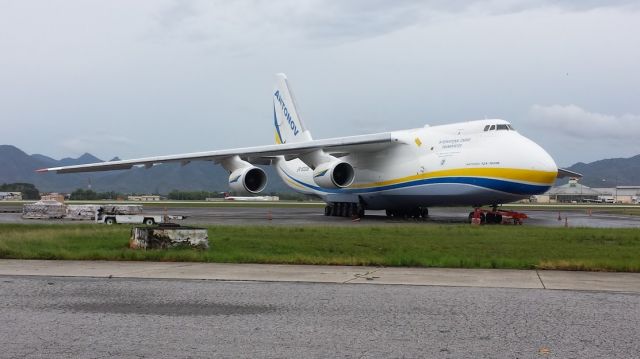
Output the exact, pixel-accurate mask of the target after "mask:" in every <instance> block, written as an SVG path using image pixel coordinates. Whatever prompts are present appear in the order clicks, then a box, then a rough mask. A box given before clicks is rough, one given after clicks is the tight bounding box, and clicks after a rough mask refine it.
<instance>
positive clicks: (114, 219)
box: [96, 214, 185, 226]
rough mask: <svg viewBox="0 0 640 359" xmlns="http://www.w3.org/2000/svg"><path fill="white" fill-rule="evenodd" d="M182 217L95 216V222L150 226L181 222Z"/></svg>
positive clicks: (140, 215) (146, 215) (147, 215)
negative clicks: (172, 221) (174, 221)
mask: <svg viewBox="0 0 640 359" xmlns="http://www.w3.org/2000/svg"><path fill="white" fill-rule="evenodd" d="M184 218H185V217H184V216H168V215H149V214H145V215H142V214H105V215H102V214H99V215H97V216H96V222H98V223H105V224H109V225H110V224H116V223H121V224H124V223H129V224H146V225H148V226H152V225H154V224H162V223H168V222H170V221H171V220H181V219H184Z"/></svg>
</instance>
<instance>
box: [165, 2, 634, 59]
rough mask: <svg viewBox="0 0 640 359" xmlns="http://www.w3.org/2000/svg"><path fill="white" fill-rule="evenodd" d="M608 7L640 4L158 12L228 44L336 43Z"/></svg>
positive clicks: (176, 31)
mask: <svg viewBox="0 0 640 359" xmlns="http://www.w3.org/2000/svg"><path fill="white" fill-rule="evenodd" d="M603 7H626V8H630V9H636V10H637V9H638V4H637V2H636V1H632V0H609V1H603V0H586V1H573V0H572V1H568V0H565V1H551V0H546V1H540V0H490V1H480V0H476V1H462V0H449V1H447V0H431V1H420V0H398V1H385V0H350V1H344V0H309V1H298V0H281V1H258V0H239V1H226V0H225V1H221V0H219V1H204V0H175V1H173V2H172V3H171V4H170V5H168V6H167V7H165V8H164V9H162V10H161V11H160V12H159V14H158V15H157V16H156V19H155V20H156V22H157V24H158V28H159V29H160V31H161V32H162V33H164V34H171V35H177V36H179V37H180V38H181V39H186V40H188V41H194V42H195V41H197V42H201V41H208V42H212V43H214V44H218V45H225V46H229V47H233V46H235V47H246V46H256V45H269V46H273V45H276V46H277V45H282V46H285V45H290V44H291V42H292V41H293V42H298V43H299V42H304V41H307V42H311V44H314V45H315V44H323V43H324V44H327V43H328V44H335V43H342V42H345V41H356V40H362V39H367V38H371V37H376V36H380V35H384V34H387V33H391V32H394V31H398V30H401V29H403V28H406V27H410V26H413V25H416V24H425V23H428V22H429V21H430V20H431V18H432V17H434V16H438V15H441V14H444V15H459V14H461V13H471V14H485V15H501V14H508V13H516V12H524V11H529V10H536V9H540V8H556V9H561V10H563V11H587V10H591V9H596V8H603ZM256 39H257V40H256Z"/></svg>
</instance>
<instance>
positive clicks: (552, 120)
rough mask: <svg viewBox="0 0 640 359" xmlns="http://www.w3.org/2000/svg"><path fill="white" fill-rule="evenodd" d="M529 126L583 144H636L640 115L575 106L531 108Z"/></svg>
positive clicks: (538, 106) (540, 106)
mask: <svg viewBox="0 0 640 359" xmlns="http://www.w3.org/2000/svg"><path fill="white" fill-rule="evenodd" d="M528 121H529V123H530V124H531V125H532V126H535V127H538V128H540V129H544V130H548V131H552V132H554V133H558V132H559V133H562V134H564V135H566V136H569V137H572V138H575V139H584V140H600V141H606V140H629V141H638V134H640V115H633V114H624V115H621V116H616V115H609V114H602V113H597V112H589V111H587V110H585V109H583V108H581V107H579V106H576V105H552V106H542V105H533V106H532V107H531V109H530V110H529V119H528Z"/></svg>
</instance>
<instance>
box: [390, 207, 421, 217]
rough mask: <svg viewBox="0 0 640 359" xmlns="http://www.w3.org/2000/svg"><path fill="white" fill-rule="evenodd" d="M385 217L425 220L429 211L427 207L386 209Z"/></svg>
mask: <svg viewBox="0 0 640 359" xmlns="http://www.w3.org/2000/svg"><path fill="white" fill-rule="evenodd" d="M387 217H390V218H401V219H409V218H413V219H427V218H429V209H428V208H427V207H415V208H403V209H388V210H387Z"/></svg>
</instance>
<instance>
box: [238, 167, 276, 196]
mask: <svg viewBox="0 0 640 359" xmlns="http://www.w3.org/2000/svg"><path fill="white" fill-rule="evenodd" d="M266 186H267V174H266V173H265V172H264V170H262V169H261V168H258V167H256V166H246V167H241V168H238V169H237V170H235V171H233V172H231V174H230V175H229V189H231V191H233V192H237V193H244V194H256V193H260V192H262V190H263V189H264V188H265V187H266Z"/></svg>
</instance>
